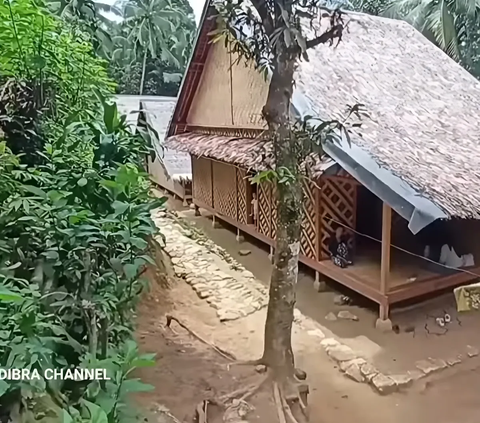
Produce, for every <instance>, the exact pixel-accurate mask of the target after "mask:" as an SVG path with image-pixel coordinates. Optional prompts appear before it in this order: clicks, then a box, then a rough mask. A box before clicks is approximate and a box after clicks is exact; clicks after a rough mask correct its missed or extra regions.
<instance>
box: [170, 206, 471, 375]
mask: <svg viewBox="0 0 480 423" xmlns="http://www.w3.org/2000/svg"><path fill="white" fill-rule="evenodd" d="M170 204H171V205H172V207H174V208H175V209H177V210H178V211H180V212H181V214H182V215H183V216H185V218H186V219H187V220H189V221H190V222H191V223H192V224H194V225H195V226H196V227H197V228H200V229H202V230H203V232H204V233H205V234H206V235H207V236H208V237H209V238H210V239H212V240H213V241H214V242H215V243H216V244H218V245H219V246H221V247H223V248H224V249H225V250H227V251H228V252H229V253H230V254H231V255H232V257H233V258H234V259H235V260H237V261H238V262H239V263H241V264H242V265H243V266H245V268H246V269H248V270H249V271H251V272H252V273H253V274H254V275H255V276H256V277H257V278H258V279H259V280H260V281H262V282H263V283H265V284H266V285H267V284H268V283H269V280H270V272H271V265H270V262H269V259H268V250H267V248H266V247H265V246H264V245H262V244H261V243H259V242H258V241H256V240H254V239H252V238H248V237H246V238H245V241H244V242H243V243H241V244H239V243H238V242H237V241H236V239H235V235H236V233H235V231H234V229H233V228H231V227H228V225H225V224H224V225H222V227H220V228H216V229H214V228H212V224H211V220H210V218H209V215H208V213H207V212H203V211H202V216H201V217H195V216H194V213H193V211H190V210H187V211H185V209H184V208H182V206H181V203H180V204H179V203H178V202H171V203H170ZM182 210H183V211H182ZM240 250H250V251H251V254H249V255H247V256H242V255H240V254H239V251H240ZM313 276H314V275H313V274H312V272H311V271H310V270H309V269H307V268H305V267H302V268H301V271H300V273H299V280H298V285H297V307H298V308H299V309H300V311H301V312H302V313H303V314H305V315H306V316H308V317H310V318H312V319H314V320H316V321H317V322H319V323H320V324H321V325H323V326H325V327H326V328H328V329H330V330H331V331H332V332H333V333H334V334H335V335H336V336H337V337H338V338H339V339H340V340H341V341H342V342H343V343H345V344H347V345H349V346H350V347H352V348H353V349H355V350H359V351H362V352H363V353H364V355H365V356H367V357H370V359H371V360H372V361H373V362H374V363H375V364H376V365H377V366H378V367H379V368H380V369H382V370H384V371H390V372H392V373H394V372H404V371H407V370H413V369H414V368H415V362H416V361H418V360H423V359H426V358H427V357H435V358H442V359H444V360H447V359H449V358H453V357H456V356H457V355H458V354H460V353H462V352H463V353H464V352H465V350H466V348H467V346H468V345H471V346H474V347H477V348H480V337H479V336H478V330H479V328H480V313H475V312H473V313H466V314H465V313H463V314H457V312H456V305H455V299H454V296H453V293H452V292H451V291H450V292H449V293H446V294H444V295H442V296H440V297H436V298H431V299H427V300H426V301H423V302H421V303H417V304H414V305H411V306H408V307H404V308H400V309H398V308H397V309H394V310H393V311H392V315H391V319H392V321H393V323H394V324H397V325H398V326H399V327H400V333H399V334H395V333H393V332H392V333H389V334H385V333H381V332H379V331H377V330H376V329H375V327H374V325H375V320H376V319H377V317H378V306H376V305H375V304H373V303H372V302H370V301H368V300H366V299H364V298H361V297H360V296H359V295H357V294H355V293H353V292H351V291H347V290H346V289H345V288H344V287H342V286H340V285H339V284H336V283H334V282H333V281H332V282H331V284H330V287H331V291H330V292H322V293H317V292H315V291H314V289H313V280H314V279H313ZM339 292H341V293H343V294H347V295H349V296H350V297H351V298H352V299H354V301H355V305H353V306H350V307H345V306H337V305H335V304H334V301H333V300H334V297H335V296H336V295H337V294H338V293H339ZM345 309H348V310H349V311H351V312H352V313H354V314H355V315H357V316H358V317H359V321H358V322H352V321H345V320H337V321H334V322H331V321H327V320H325V316H326V315H327V314H328V313H329V312H333V313H337V312H338V311H340V310H345ZM445 311H446V312H448V313H449V314H450V315H451V316H452V322H451V323H450V324H449V325H448V327H447V330H446V331H445V330H443V329H441V328H439V327H438V326H436V324H435V317H439V316H443V314H444V312H445ZM407 328H408V330H409V331H408V332H405V329H407ZM412 328H414V331H413V332H411V331H410V330H411V329H412Z"/></svg>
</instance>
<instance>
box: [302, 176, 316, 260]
mask: <svg viewBox="0 0 480 423" xmlns="http://www.w3.org/2000/svg"><path fill="white" fill-rule="evenodd" d="M315 191H316V187H315V185H314V184H313V183H312V182H309V181H305V182H304V184H303V223H302V235H301V239H300V251H301V253H302V254H303V255H304V256H305V257H309V258H311V259H316V258H317V253H316V250H317V249H316V247H315V245H316V242H317V229H316V228H317V227H316V220H317V213H316V212H317V210H316V202H315Z"/></svg>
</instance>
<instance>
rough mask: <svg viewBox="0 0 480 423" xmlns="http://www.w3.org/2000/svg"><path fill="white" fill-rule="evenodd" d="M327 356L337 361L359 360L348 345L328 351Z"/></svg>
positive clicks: (338, 346) (340, 345)
mask: <svg viewBox="0 0 480 423" xmlns="http://www.w3.org/2000/svg"><path fill="white" fill-rule="evenodd" d="M327 354H328V355H329V356H330V357H332V358H333V359H334V360H335V361H338V362H340V361H350V360H353V359H354V358H357V356H356V354H355V353H354V352H353V350H352V349H351V348H349V347H347V346H346V345H342V344H339V345H337V346H334V347H332V348H330V349H328V351H327Z"/></svg>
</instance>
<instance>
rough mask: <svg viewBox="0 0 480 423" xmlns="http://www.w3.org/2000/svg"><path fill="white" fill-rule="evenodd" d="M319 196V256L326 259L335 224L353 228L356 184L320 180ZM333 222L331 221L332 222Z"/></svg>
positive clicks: (346, 181) (344, 181) (353, 182)
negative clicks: (320, 190)
mask: <svg viewBox="0 0 480 423" xmlns="http://www.w3.org/2000/svg"><path fill="white" fill-rule="evenodd" d="M322 182H323V183H322V192H321V196H320V216H321V219H322V220H321V243H320V245H321V255H322V256H323V257H328V256H329V255H330V252H329V250H328V244H329V242H330V237H331V236H333V235H334V229H333V228H334V227H335V222H333V221H337V222H340V223H342V224H344V225H346V226H348V227H350V228H354V227H355V211H356V210H355V209H356V201H357V184H356V183H355V181H353V180H351V179H343V178H342V179H341V178H338V177H336V178H333V179H329V178H322ZM332 220H333V221H332Z"/></svg>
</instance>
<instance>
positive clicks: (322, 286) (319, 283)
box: [313, 272, 327, 292]
mask: <svg viewBox="0 0 480 423" xmlns="http://www.w3.org/2000/svg"><path fill="white" fill-rule="evenodd" d="M313 288H314V289H315V291H317V292H325V291H326V290H327V284H326V282H325V281H324V280H322V275H321V274H320V273H319V272H315V282H313Z"/></svg>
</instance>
